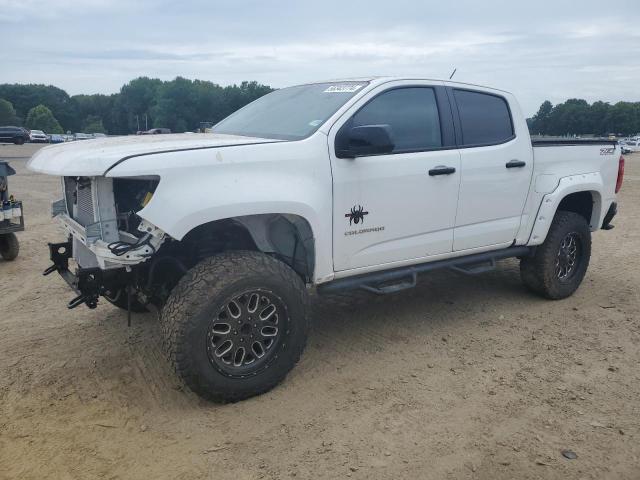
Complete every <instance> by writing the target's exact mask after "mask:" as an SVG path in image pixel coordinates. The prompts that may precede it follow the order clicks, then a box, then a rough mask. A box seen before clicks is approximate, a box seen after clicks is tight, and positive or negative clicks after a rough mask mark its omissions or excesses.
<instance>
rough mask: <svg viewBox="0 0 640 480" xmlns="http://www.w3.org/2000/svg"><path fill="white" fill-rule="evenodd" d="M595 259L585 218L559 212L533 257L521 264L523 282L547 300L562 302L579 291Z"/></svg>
mask: <svg viewBox="0 0 640 480" xmlns="http://www.w3.org/2000/svg"><path fill="white" fill-rule="evenodd" d="M590 257H591V231H590V230H589V225H588V224H587V221H586V220H585V218H584V217H582V216H581V215H578V214H577V213H574V212H565V211H559V212H557V213H556V216H555V217H554V219H553V223H552V224H551V227H550V229H549V233H548V234H547V238H546V240H545V241H544V243H543V244H542V245H540V246H539V247H537V248H536V252H535V254H534V256H533V257H526V258H523V259H522V260H521V261H520V276H521V278H522V281H523V283H524V284H525V285H526V286H527V287H528V288H529V289H530V290H532V291H534V292H535V293H537V294H539V295H542V296H543V297H546V298H549V299H552V300H558V299H561V298H566V297H568V296H570V295H572V294H573V292H575V291H576V290H577V289H578V287H579V286H580V284H581V283H582V279H583V278H584V276H585V274H586V272H587V268H588V266H589V259H590Z"/></svg>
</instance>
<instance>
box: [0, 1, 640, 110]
mask: <svg viewBox="0 0 640 480" xmlns="http://www.w3.org/2000/svg"><path fill="white" fill-rule="evenodd" d="M578 5H579V6H578ZM610 5H612V4H611V3H607V2H603V1H602V0H599V1H591V0H581V1H565V0H555V1H550V0H538V1H532V0H527V1H522V0H511V1H508V2H507V1H495V0H482V1H481V0H476V1H468V0H462V1H456V0H449V1H429V0H427V1H419V0H413V1H406V0H393V1H389V0H367V1H360V0H356V1H348V0H341V1H334V0H315V1H313V2H311V1H306V0H297V1H296V0H291V1H281V0H262V1H256V0H235V1H215V0H210V1H206V2H205V1H200V0H196V1H189V0H183V1H180V2H177V1H175V0H172V1H165V0H154V1H148V0H140V1H135V0H128V1H127V0H84V1H71V0H47V1H41V0H0V45H2V48H0V83H44V84H47V85H49V84H51V85H56V86H58V87H60V88H63V89H64V90H66V91H67V92H68V93H69V94H70V95H74V94H79V93H86V94H90V93H114V92H117V91H118V90H119V89H120V87H121V86H122V85H123V84H125V83H126V82H128V81H129V80H132V79H133V78H136V77H138V76H149V77H157V78H161V79H163V80H169V79H172V78H175V77H176V76H183V77H187V78H192V79H195V78H198V79H202V80H210V81H212V82H215V83H218V84H221V85H228V84H232V83H239V82H241V81H243V80H257V81H258V82H261V83H264V84H268V85H270V86H272V87H275V88H280V87H285V86H288V85H294V84H297V83H303V82H309V81H320V80H327V79H336V78H346V77H359V76H373V75H394V76H412V77H420V78H438V79H446V78H448V77H449V75H450V74H451V72H452V71H453V70H454V68H456V69H457V72H456V74H455V76H454V80H457V81H461V82H469V83H476V84H482V85H488V86H492V87H496V88H501V89H504V90H508V91H510V92H512V93H514V94H516V95H517V97H518V99H519V100H520V103H521V105H522V108H523V110H524V113H525V114H526V115H527V116H530V115H532V114H534V113H535V112H536V111H537V109H538V107H539V106H540V104H541V103H542V102H543V101H544V100H551V102H552V103H554V104H556V103H559V102H562V101H564V100H566V99H568V98H584V99H586V100H588V101H589V102H592V101H595V100H604V101H609V102H612V103H614V102H617V101H620V100H625V101H640V8H638V7H640V4H639V3H638V0H618V1H617V2H615V8H614V7H613V6H610Z"/></svg>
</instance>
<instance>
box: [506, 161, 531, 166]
mask: <svg viewBox="0 0 640 480" xmlns="http://www.w3.org/2000/svg"><path fill="white" fill-rule="evenodd" d="M526 164H527V162H523V161H522V160H511V161H510V162H507V164H506V165H505V167H507V168H521V167H524V166H525V165H526Z"/></svg>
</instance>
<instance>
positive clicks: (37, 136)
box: [29, 130, 49, 143]
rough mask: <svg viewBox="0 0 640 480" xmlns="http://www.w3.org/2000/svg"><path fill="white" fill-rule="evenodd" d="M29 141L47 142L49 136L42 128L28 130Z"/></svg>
mask: <svg viewBox="0 0 640 480" xmlns="http://www.w3.org/2000/svg"><path fill="white" fill-rule="evenodd" d="M29 141H30V142H31V143H49V137H48V136H47V134H46V133H44V132H43V131H42V130H31V131H30V132H29Z"/></svg>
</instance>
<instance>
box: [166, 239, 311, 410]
mask: <svg viewBox="0 0 640 480" xmlns="http://www.w3.org/2000/svg"><path fill="white" fill-rule="evenodd" d="M255 290H259V291H262V292H267V294H268V295H273V298H277V300H278V302H280V303H279V305H281V306H282V308H283V313H284V314H286V315H282V317H283V318H284V317H286V320H284V319H283V320H282V322H281V327H280V328H283V329H282V332H281V333H279V335H280V339H279V341H278V342H277V343H275V342H274V344H273V350H269V357H266V358H265V360H264V361H266V360H267V359H269V360H268V361H269V363H267V364H266V366H264V367H262V368H261V369H260V370H257V371H256V372H251V373H248V374H246V375H240V376H235V375H230V374H229V373H228V372H225V371H223V369H221V368H220V367H219V366H218V365H216V363H215V362H214V360H212V359H211V355H212V354H211V349H210V337H209V335H210V333H208V332H210V331H211V330H210V329H211V328H212V327H211V325H212V322H214V318H216V315H218V316H219V315H220V314H219V313H217V312H220V311H221V309H222V311H224V306H225V305H227V302H230V301H233V299H234V298H235V296H236V295H241V294H242V293H243V292H248V291H255ZM308 310H309V308H308V298H307V292H306V288H305V284H304V282H303V281H302V279H301V278H300V277H299V276H298V275H297V274H296V273H295V272H294V271H293V270H292V269H291V268H290V267H289V266H287V265H286V264H284V263H283V262H281V261H279V260H276V259H275V258H273V257H270V256H268V255H266V254H263V253H260V252H251V251H233V252H225V253H221V254H219V255H216V256H213V257H210V258H207V259H205V260H203V261H201V262H200V263H198V264H197V265H196V266H194V267H193V268H192V269H191V270H189V271H188V272H187V274H186V275H185V276H184V277H183V278H182V279H181V280H180V281H179V283H178V285H176V287H175V288H174V289H173V291H172V292H171V294H170V295H169V299H168V300H167V303H166V304H165V306H164V307H163V309H162V313H161V316H160V319H161V328H162V334H163V343H164V348H165V351H166V353H167V356H168V358H169V361H170V362H171V364H172V365H173V367H174V369H175V371H176V372H177V373H178V375H179V376H180V377H181V378H182V380H183V381H184V382H185V384H186V385H187V386H188V387H189V388H190V389H191V390H192V391H194V392H195V393H196V394H198V395H200V396H201V397H203V398H205V399H207V400H212V401H215V402H235V401H239V400H243V399H246V398H249V397H252V396H254V395H259V394H261V393H264V392H266V391H268V390H270V389H272V388H273V387H275V386H276V385H277V384H278V383H280V382H281V381H282V380H283V379H284V378H285V376H286V375H287V373H288V372H289V371H290V370H291V369H292V368H293V366H294V365H295V364H296V363H297V362H298V360H299V359H300V355H301V354H302V351H303V350H304V347H305V345H306V340H307V334H308V330H309V319H308ZM260 361H263V360H260ZM256 363H257V362H256Z"/></svg>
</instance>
